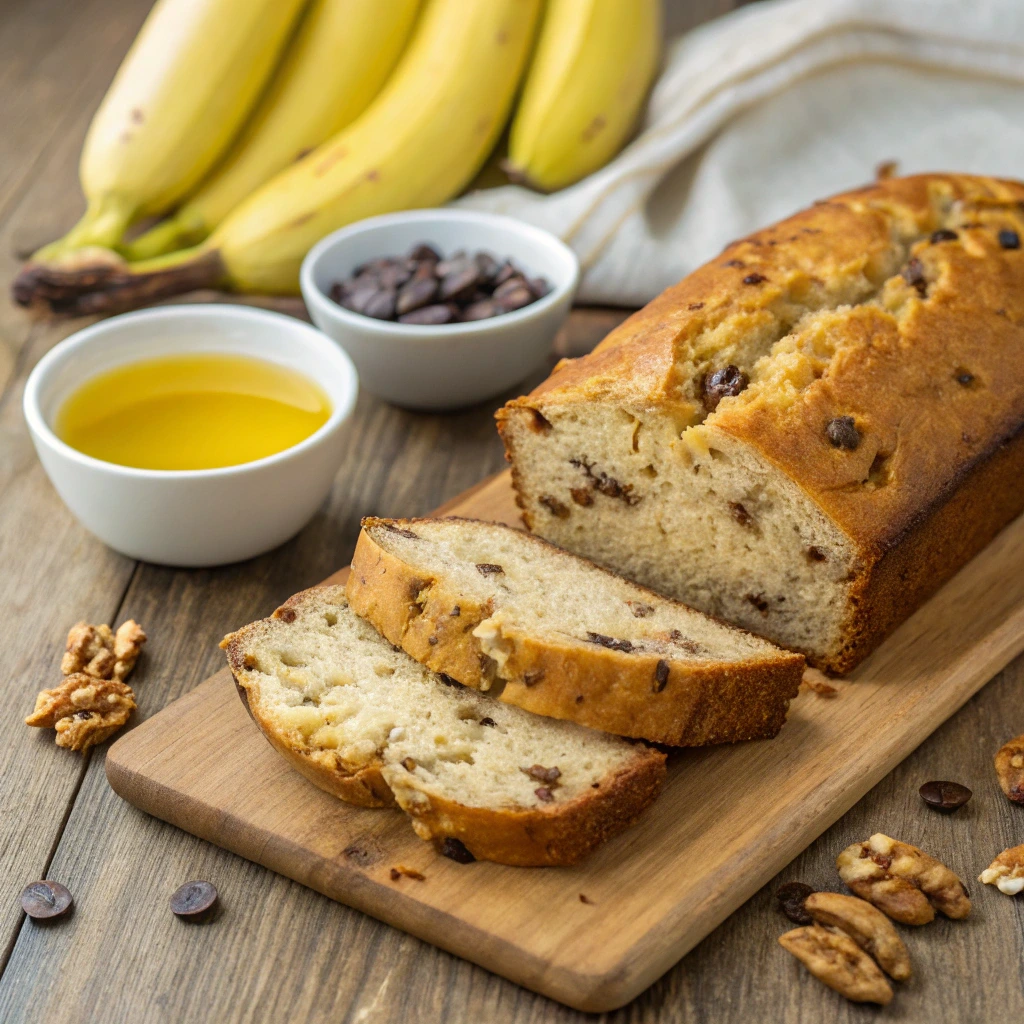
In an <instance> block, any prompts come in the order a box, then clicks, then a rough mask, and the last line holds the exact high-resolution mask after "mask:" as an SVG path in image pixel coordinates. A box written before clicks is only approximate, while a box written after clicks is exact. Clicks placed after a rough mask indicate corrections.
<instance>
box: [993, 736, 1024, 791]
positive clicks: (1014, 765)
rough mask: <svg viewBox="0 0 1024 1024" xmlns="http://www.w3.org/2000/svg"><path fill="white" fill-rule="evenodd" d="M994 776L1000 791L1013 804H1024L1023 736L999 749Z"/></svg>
mask: <svg viewBox="0 0 1024 1024" xmlns="http://www.w3.org/2000/svg"><path fill="white" fill-rule="evenodd" d="M996 775H997V776H998V777H999V786H1000V788H1001V789H1002V791H1003V792H1004V793H1005V794H1006V795H1007V796H1008V797H1009V798H1010V799H1011V800H1012V801H1013V802H1014V803H1015V804H1024V736H1018V737H1017V738H1016V739H1012V740H1010V742H1009V743H1006V744H1004V745H1003V746H1002V747H1000V748H999V753H998V754H996Z"/></svg>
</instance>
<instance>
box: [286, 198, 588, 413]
mask: <svg viewBox="0 0 1024 1024" xmlns="http://www.w3.org/2000/svg"><path fill="white" fill-rule="evenodd" d="M419 242H428V243H429V244H430V245H433V246H434V247H435V248H437V249H438V250H440V252H441V253H442V254H443V255H445V256H448V255H451V254H452V253H453V252H455V251H456V250H459V249H465V250H466V251H467V252H469V253H473V252H476V251H478V250H480V249H484V250H487V251H488V252H490V253H491V254H492V255H494V256H495V257H497V258H498V259H502V258H504V257H509V258H511V259H512V260H513V261H514V262H515V263H516V264H518V266H519V267H520V268H521V269H522V270H523V271H525V272H527V273H528V274H529V275H530V276H531V277H538V276H539V277H546V278H547V280H548V282H549V283H550V284H551V286H552V288H551V291H550V292H548V294H547V295H545V296H544V297H543V298H542V299H540V300H538V301H537V302H534V303H532V304H531V305H529V306H524V307H523V308H522V309H517V310H515V311H514V312H512V313H505V314H503V315H502V316H496V317H493V318H491V319H490V320H476V321H473V322H470V323H464V324H443V325H440V326H437V327H426V326H420V325H416V324H400V323H392V322H391V321H387V320H374V319H373V318H372V317H368V316H362V315H360V314H359V313H353V312H351V311H350V310H347V309H343V308H342V307H341V306H339V305H338V304H337V303H336V302H333V301H332V300H331V299H330V298H328V292H329V290H330V287H331V285H332V284H333V283H334V282H335V281H338V280H341V279H342V278H344V277H347V276H348V275H349V274H351V272H352V270H353V269H354V268H355V267H357V266H358V265H359V264H360V263H364V262H365V261H366V260H370V259H374V258H376V257H381V256H400V255H403V254H404V253H406V252H408V251H409V250H410V249H411V248H412V247H413V246H414V245H416V244H417V243H419ZM578 279H579V263H578V262H577V260H576V256H575V254H574V253H573V251H572V250H571V249H570V248H569V247H568V246H567V245H565V244H563V243H562V242H561V241H559V240H558V239H557V238H556V237H555V236H554V235H552V234H549V233H548V232H547V231H543V230H541V229H540V228H536V227H533V226H531V225H529V224H524V223H523V222H522V221H518V220H513V219H512V218H511V217H501V216H498V215H496V214H491V213H477V212H475V211H473V210H451V209H438V210H407V211H403V212H402V213H389V214H385V215H384V216H382V217H371V218H370V219H368V220H363V221H360V222H359V223H357V224H352V225H350V226H349V227H346V228H342V229H341V230H340V231H335V232H334V234H331V235H328V236H327V237H326V238H324V239H323V240H322V241H320V242H319V243H318V244H317V245H315V246H314V247H313V248H312V249H311V250H310V251H309V254H308V255H307V256H306V259H305V260H304V261H303V264H302V275H301V282H302V295H303V297H304V298H305V300H306V306H307V307H308V308H309V313H310V316H312V318H313V322H314V323H315V324H316V325H317V327H319V328H320V330H322V331H323V332H324V333H325V334H327V335H329V336H330V337H332V338H333V339H334V340H335V341H336V342H337V343H338V344H339V345H341V347H342V348H343V349H344V350H345V351H346V352H347V353H348V354H349V355H350V356H351V357H352V362H354V363H355V364H356V368H357V369H358V370H359V379H360V381H361V383H362V385H363V387H365V388H366V389H367V390H368V391H372V392H373V393H374V394H375V395H379V396H380V397H381V398H384V399H386V400H387V401H389V402H393V403H395V404H396V405H402V406H406V407H407V408H412V409H454V408H458V407H459V406H465V405H470V404H472V403H474V402H480V401H483V400H484V399H485V398H492V397H493V396H494V395H497V394H499V393H500V392H502V391H504V390H506V389H507V388H510V387H511V386H512V385H513V384H517V383H518V382H519V381H521V380H523V378H525V377H527V376H528V375H529V374H530V373H531V372H532V371H534V370H536V369H537V368H538V367H539V366H541V365H542V364H543V362H544V359H545V357H546V356H547V355H548V353H549V352H550V351H551V343H552V341H553V340H554V337H555V334H556V333H557V331H558V329H559V327H561V325H562V322H563V321H564V320H565V318H566V316H567V315H568V313H569V308H570V306H571V305H572V299H573V295H574V294H575V291H576V284H577V281H578Z"/></svg>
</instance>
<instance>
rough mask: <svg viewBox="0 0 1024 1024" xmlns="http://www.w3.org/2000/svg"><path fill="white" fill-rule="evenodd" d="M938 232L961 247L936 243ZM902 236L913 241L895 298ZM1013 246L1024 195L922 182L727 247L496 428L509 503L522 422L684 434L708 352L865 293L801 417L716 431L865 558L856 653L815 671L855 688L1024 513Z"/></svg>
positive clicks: (849, 648)
mask: <svg viewBox="0 0 1024 1024" xmlns="http://www.w3.org/2000/svg"><path fill="white" fill-rule="evenodd" d="M939 229H942V230H945V231H949V230H950V229H954V230H955V232H956V235H955V237H954V238H952V239H950V238H948V237H946V238H942V237H939V238H938V239H933V238H932V237H930V236H931V233H932V232H934V231H936V230H939ZM1007 232H1008V233H1009V236H1008V237H1009V242H1008V243H1007V242H1006V241H1005V239H1006V237H1007V234H1006V233H1007ZM1001 233H1002V234H1003V236H1004V237H1003V239H1002V240H1001V237H1000V235H1001ZM897 235H898V236H901V237H905V238H915V237H916V238H918V239H920V240H919V241H917V242H916V243H915V244H914V245H913V246H912V248H911V250H910V252H909V253H907V257H908V262H907V263H905V264H904V267H903V271H904V273H903V276H902V277H901V276H900V275H899V274H897V275H896V276H895V277H893V278H892V279H891V280H890V281H889V284H888V285H886V288H885V289H884V290H883V288H882V286H883V284H884V283H885V279H886V278H887V277H888V276H889V275H890V274H891V267H887V265H886V258H887V254H889V258H890V260H891V254H892V246H893V241H892V240H893V238H894V237H895V236H897ZM1014 235H1016V238H1017V243H1016V244H1014V241H1013V239H1014ZM1020 240H1024V185H1022V184H1021V183H1019V182H1015V181H1006V180H1000V179H994V178H985V177H975V176H969V175H952V174H928V175H917V176H914V177H908V178H894V179H890V180H887V181H883V182H878V183H876V184H874V185H871V186H868V187H866V188H863V189H858V190H856V191H854V192H849V193H846V194H844V195H840V196H836V197H834V198H833V199H830V200H828V201H825V202H821V203H818V204H816V205H815V206H813V207H811V208H810V209H808V210H804V211H802V212H801V213H798V214H796V215H795V216H794V217H791V218H789V219H788V220H785V221H782V222H780V223H779V224H776V225H774V226H772V227H770V228H767V229H766V230H764V231H760V232H758V233H756V234H754V235H751V236H750V237H749V238H746V239H743V240H741V241H739V242H736V243H733V244H732V245H730V246H729V247H728V248H727V249H726V251H725V252H724V253H723V254H722V255H721V256H719V257H717V258H716V259H714V260H712V261H710V262H709V263H708V264H706V265H705V266H703V267H701V268H699V269H698V270H697V271H695V272H694V273H693V274H691V275H690V276H689V277H687V278H686V279H685V280H684V281H682V282H680V283H679V284H678V285H675V286H674V287H672V288H669V289H667V290H666V291H665V292H663V293H662V294H661V295H660V296H658V297H657V298H656V299H655V300H654V301H653V302H651V303H649V304H648V305H647V306H646V307H644V308H643V309H642V310H640V311H639V312H637V313H636V314H634V315H633V316H632V317H630V318H629V319H628V320H627V321H625V323H623V324H622V325H621V326H620V327H618V328H617V329H616V330H615V331H613V332H612V333H611V334H610V335H609V336H608V337H607V338H606V339H605V340H604V341H603V342H602V343H601V344H600V345H599V346H598V347H597V349H595V351H594V352H593V353H592V354H591V355H590V356H586V357H584V358H582V359H578V360H574V361H571V362H567V363H565V364H562V365H561V366H560V368H557V369H556V372H555V373H553V374H552V375H551V377H550V378H549V379H548V380H547V381H545V382H544V383H543V384H542V385H541V386H540V387H538V388H537V389H536V390H535V391H534V392H533V393H532V394H530V395H529V396H526V397H524V398H520V399H517V400H515V401H514V402H511V403H509V405H508V406H506V408H505V409H504V410H502V411H500V412H499V414H498V421H499V430H500V431H501V432H502V436H503V437H504V439H505V443H506V452H507V454H508V457H509V459H510V461H512V462H513V483H514V484H515V485H516V487H517V489H518V488H519V487H520V486H521V481H520V480H519V479H518V476H517V474H516V472H515V461H514V454H515V453H514V451H513V450H512V447H511V432H510V431H508V430H506V429H504V428H505V426H506V423H507V421H508V419H509V418H510V415H511V414H512V413H513V411H514V410H517V409H524V408H525V409H533V410H539V411H541V412H543V410H544V408H545V407H546V406H548V405H552V406H554V405H561V404H569V403H588V402H595V401H613V402H616V403H619V404H621V405H622V406H623V407H624V408H630V409H635V410H637V411H638V412H641V411H642V410H645V409H647V410H656V411H658V412H661V413H667V414H668V415H673V414H675V413H678V415H679V417H680V420H681V422H683V423H684V424H685V422H686V421H687V419H688V417H691V418H692V415H693V404H692V400H691V399H692V396H691V399H688V398H687V396H686V394H684V386H683V385H684V381H682V380H681V379H680V378H679V377H678V374H679V372H680V366H682V365H683V364H684V363H685V361H686V360H685V356H686V353H687V351H688V346H692V343H693V341H694V339H696V338H697V337H698V336H699V335H701V334H702V332H704V331H706V330H708V329H709V328H711V327H714V326H716V325H717V324H719V323H721V322H722V321H723V320H725V318H726V317H728V316H736V315H737V314H738V313H745V314H750V315H752V316H755V315H757V314H759V313H763V312H764V311H767V310H768V309H770V308H772V306H773V304H774V303H777V302H778V301H779V300H780V297H781V296H782V294H783V292H785V294H786V295H787V296H789V297H791V298H793V297H795V298H797V299H799V296H800V294H801V291H802V290H803V289H810V288H812V287H814V286H816V285H822V286H825V287H827V286H828V285H829V283H830V282H841V281H842V280H848V279H852V278H853V277H855V276H858V275H859V276H861V277H862V278H863V279H866V280H867V281H868V282H869V283H870V284H871V285H872V286H873V287H874V288H875V289H877V291H876V297H884V296H887V297H888V299H889V300H891V301H875V302H870V303H865V304H862V305H859V306H854V307H852V308H850V307H847V308H845V309H842V310H838V311H837V312H836V314H835V319H834V322H831V323H830V325H829V328H828V330H829V332H830V336H831V337H832V338H833V339H834V340H835V341H836V343H837V346H838V348H839V349H840V350H841V351H840V354H839V355H838V356H837V357H836V358H834V359H833V360H832V362H831V363H830V365H829V368H828V372H827V373H826V374H825V375H824V376H823V377H821V378H820V379H817V380H815V381H814V382H813V383H812V384H810V385H809V386H807V387H804V388H803V389H802V390H800V393H799V396H798V398H797V399H796V400H794V401H791V402H779V401H775V400H773V396H772V395H770V394H766V393H759V394H757V395H752V396H750V400H745V401H743V402H736V403H724V404H723V406H722V407H721V409H720V410H719V411H716V413H715V414H714V416H713V426H714V429H715V430H719V431H722V432H724V433H726V434H728V435H730V436H731V437H733V438H735V439H737V440H739V441H741V442H743V443H745V444H748V445H749V446H750V447H752V448H753V449H755V450H756V451H757V452H758V453H759V454H760V456H761V457H762V458H764V459H765V460H766V461H767V462H768V463H770V464H771V465H773V466H775V467H776V468H777V469H779V470H780V471H781V472H782V473H784V474H785V475H786V476H787V477H789V478H790V479H791V480H793V481H794V482H795V483H797V484H798V485H799V486H800V488H801V489H802V490H803V491H804V492H805V493H806V494H807V495H808V496H809V497H810V498H811V499H812V500H813V501H814V502H815V504H816V505H817V506H818V507H819V508H820V509H821V510H822V511H823V512H824V513H825V515H826V516H827V517H828V518H829V520H831V522H832V523H834V524H835V525H836V526H837V527H838V528H839V530H840V531H841V532H842V533H844V534H845V535H846V536H847V537H849V538H850V539H851V541H852V542H853V544H854V546H855V549H856V551H857V554H858V557H859V571H858V573H857V576H856V578H855V579H854V580H853V581H852V586H851V594H850V598H851V607H850V618H849V621H848V623H847V626H846V629H845V633H846V642H845V643H844V645H843V647H842V649H841V650H839V651H833V652H832V653H831V654H830V655H829V656H827V657H822V656H821V652H817V653H818V656H817V657H816V658H814V663H815V664H816V665H817V666H819V667H821V668H825V669H826V670H829V671H833V672H845V671H848V670H850V669H851V668H853V666H854V665H856V664H857V663H858V662H859V661H860V660H861V659H862V658H863V657H865V656H866V655H867V654H868V653H869V652H870V651H871V650H872V649H873V648H874V647H876V646H877V645H878V644H879V643H880V642H881V641H882V640H883V639H884V638H885V637H886V636H887V635H888V634H889V633H890V632H891V631H892V630H893V629H894V628H895V627H896V626H897V625H898V624H899V623H900V622H902V621H903V620H904V619H906V618H907V617H908V616H909V615H910V614H911V613H912V612H913V611H914V610H915V609H916V608H917V607H918V606H919V605H920V604H921V603H922V602H923V601H924V600H926V599H927V597H928V596H929V595H930V594H931V593H933V592H934V591H935V590H936V589H937V588H938V587H939V586H940V585H941V584H942V583H943V582H945V580H947V579H948V578H949V577H950V576H951V575H953V574H954V573H955V572H956V571H957V569H959V568H960V567H961V566H962V565H963V564H965V562H966V561H967V560H969V559H970V558H971V557H973V555H974V554H976V553H977V552H978V551H979V550H981V548H983V547H984V546H985V545H986V544H987V543H988V542H989V540H991V538H992V537H993V536H994V535H995V534H996V533H997V532H998V531H999V530H1000V529H1001V528H1002V527H1003V526H1004V525H1006V523H1007V522H1009V521H1010V520H1011V519H1013V518H1014V517H1015V516H1016V515H1018V514H1019V513H1020V512H1021V510H1022V509H1024V488H1021V487H1020V486H1019V480H1020V478H1021V470H1022V467H1024V442H1022V440H1021V439H1022V434H1024V360H1021V359H1019V358H1018V357H1017V353H1018V350H1019V348H1020V345H1021V343H1022V341H1024V248H1022V247H1020ZM914 260H916V268H915V270H914V271H913V272H908V270H909V268H910V262H911V261H914ZM915 273H918V274H919V275H920V277H919V280H917V283H914V282H915V278H914V274H915ZM747 279H759V280H756V283H755V285H753V286H751V285H748V284H745V283H744V282H745V280H747ZM919 292H920V294H919ZM962 381H967V383H962ZM847 415H848V416H852V417H854V418H855V420H856V424H857V428H858V430H859V431H860V433H861V437H862V440H861V443H860V444H859V445H858V446H857V447H856V449H855V450H848V449H845V448H836V447H833V446H832V445H831V444H829V442H828V439H827V437H826V434H825V429H824V428H825V425H826V424H827V423H828V422H829V421H830V420H831V419H832V418H834V417H837V416H847ZM520 504H521V505H522V501H520ZM527 525H530V524H529V523H527Z"/></svg>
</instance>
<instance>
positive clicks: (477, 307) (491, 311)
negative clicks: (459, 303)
mask: <svg viewBox="0 0 1024 1024" xmlns="http://www.w3.org/2000/svg"><path fill="white" fill-rule="evenodd" d="M502 312H503V310H502V309H500V308H499V307H498V304H497V303H496V302H495V301H494V300H493V299H481V300H480V301H479V302H471V303H470V304H469V305H468V306H467V307H466V308H465V309H464V310H463V311H462V316H461V318H460V319H461V320H462V321H463V322H469V321H472V320H490V318H491V317H492V316H498V314H499V313H502Z"/></svg>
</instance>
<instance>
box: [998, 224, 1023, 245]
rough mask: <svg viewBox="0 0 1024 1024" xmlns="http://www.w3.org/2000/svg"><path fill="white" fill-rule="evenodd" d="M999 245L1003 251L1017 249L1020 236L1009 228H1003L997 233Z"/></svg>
mask: <svg viewBox="0 0 1024 1024" xmlns="http://www.w3.org/2000/svg"><path fill="white" fill-rule="evenodd" d="M999 244H1000V245H1001V246H1002V247H1003V248H1004V249H1019V248H1020V235H1018V234H1017V232H1016V231H1012V230H1011V229H1010V228H1003V230H1002V231H1000V232H999Z"/></svg>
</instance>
